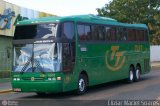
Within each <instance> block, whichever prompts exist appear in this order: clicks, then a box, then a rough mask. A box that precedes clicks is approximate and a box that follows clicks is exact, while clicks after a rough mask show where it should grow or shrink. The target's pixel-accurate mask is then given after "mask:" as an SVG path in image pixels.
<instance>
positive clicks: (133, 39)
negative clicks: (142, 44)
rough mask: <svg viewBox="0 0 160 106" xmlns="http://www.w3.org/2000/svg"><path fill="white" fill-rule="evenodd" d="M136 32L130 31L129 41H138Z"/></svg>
mask: <svg viewBox="0 0 160 106" xmlns="http://www.w3.org/2000/svg"><path fill="white" fill-rule="evenodd" d="M135 38H136V30H135V29H128V40H129V41H135V40H136V39H135Z"/></svg>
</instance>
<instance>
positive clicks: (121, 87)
mask: <svg viewBox="0 0 160 106" xmlns="http://www.w3.org/2000/svg"><path fill="white" fill-rule="evenodd" d="M154 64H156V65H155V66H154V67H152V71H151V73H149V74H147V75H145V76H143V77H142V79H141V80H140V81H139V82H136V83H132V84H128V83H126V82H124V81H116V82H111V83H107V84H102V85H98V86H94V87H91V88H89V91H88V92H87V93H86V94H85V95H81V96H77V95H75V94H74V93H73V92H68V93H61V94H50V95H47V96H41V97H40V96H37V95H36V94H35V93H15V92H6V93H0V100H10V101H11V103H12V102H14V103H17V104H18V106H21V105H23V106H25V105H26V106H28V105H33V104H34V103H36V105H39V106H44V105H46V106H47V105H51V103H52V104H54V105H55V106H57V105H58V106H59V105H61V106H63V105H64V104H66V105H67V106H68V105H70V106H72V105H73V106H75V105H77V106H78V105H80V106H82V105H92V106H94V105H95V106H97V105H111V104H110V101H109V102H108V101H107V100H160V89H159V88H160V65H159V64H158V65H157V63H154ZM10 88H11V84H10V82H0V91H1V90H6V89H10ZM41 101H43V102H41ZM138 102H139V101H138ZM111 103H112V102H111ZM116 103H117V105H118V103H121V102H116ZM1 105H2V104H1V101H0V106H1ZM112 105H113V104H112ZM132 105H133V104H132ZM140 105H142V104H140ZM144 105H145V104H144ZM158 105H159V106H160V101H159V104H158ZM2 106H3V105H2ZM146 106H148V104H147V105H146Z"/></svg>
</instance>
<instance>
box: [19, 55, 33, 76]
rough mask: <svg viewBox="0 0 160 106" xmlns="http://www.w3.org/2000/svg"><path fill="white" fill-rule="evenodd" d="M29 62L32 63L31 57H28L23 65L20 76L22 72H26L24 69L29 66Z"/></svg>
mask: <svg viewBox="0 0 160 106" xmlns="http://www.w3.org/2000/svg"><path fill="white" fill-rule="evenodd" d="M31 61H32V57H30V58H29V59H28V61H27V62H26V63H25V64H24V66H23V68H22V70H21V71H20V73H21V74H23V73H24V71H25V70H26V68H27V67H28V65H29V63H30V62H31Z"/></svg>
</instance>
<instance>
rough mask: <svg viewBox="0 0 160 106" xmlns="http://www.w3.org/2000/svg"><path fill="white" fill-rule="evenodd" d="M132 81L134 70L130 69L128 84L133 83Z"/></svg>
mask: <svg viewBox="0 0 160 106" xmlns="http://www.w3.org/2000/svg"><path fill="white" fill-rule="evenodd" d="M133 80H134V68H133V67H130V70H129V76H128V82H129V83H131V82H133Z"/></svg>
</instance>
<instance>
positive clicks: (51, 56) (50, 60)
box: [13, 43, 62, 72]
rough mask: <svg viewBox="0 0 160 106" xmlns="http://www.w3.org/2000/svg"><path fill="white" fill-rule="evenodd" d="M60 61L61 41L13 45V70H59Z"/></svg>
mask: <svg viewBox="0 0 160 106" xmlns="http://www.w3.org/2000/svg"><path fill="white" fill-rule="evenodd" d="M61 63H62V44H61V43H45V44H20V45H15V46H14V65H13V71H14V72H59V71H60V70H61Z"/></svg>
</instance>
